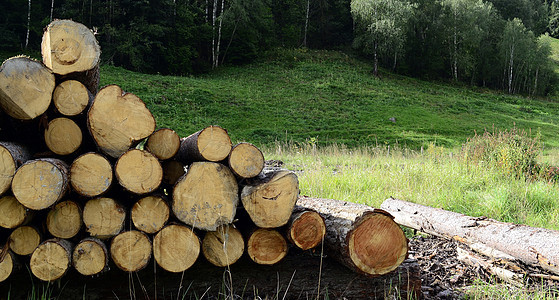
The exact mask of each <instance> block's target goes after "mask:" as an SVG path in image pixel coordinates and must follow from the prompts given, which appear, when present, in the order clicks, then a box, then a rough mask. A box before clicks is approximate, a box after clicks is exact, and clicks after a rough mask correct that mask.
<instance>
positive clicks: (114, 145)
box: [87, 85, 155, 158]
mask: <svg viewBox="0 0 559 300" xmlns="http://www.w3.org/2000/svg"><path fill="white" fill-rule="evenodd" d="M87 126H88V128H89V131H90V132H91V136H92V137H93V139H94V141H95V143H96V144H97V146H99V148H100V150H101V151H103V152H104V153H106V154H108V155H109V156H111V157H114V158H117V157H119V156H121V155H122V154H124V152H126V151H127V150H128V149H129V148H130V147H131V146H132V145H134V144H136V143H137V142H139V141H140V140H142V139H145V138H146V137H148V136H149V135H150V134H152V133H153V131H154V130H155V119H154V117H153V115H152V114H151V112H150V111H149V110H148V108H147V107H146V104H145V103H144V102H143V101H142V100H141V99H140V98H138V97H137V96H136V95H134V94H131V93H124V92H123V91H122V89H121V88H120V87H119V86H117V85H109V86H106V87H104V88H102V89H101V90H100V91H99V93H97V95H96V96H95V100H94V101H93V104H92V105H91V107H90V108H89V112H88V113H87Z"/></svg>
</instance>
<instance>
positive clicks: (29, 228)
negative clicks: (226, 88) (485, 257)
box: [0, 20, 418, 289]
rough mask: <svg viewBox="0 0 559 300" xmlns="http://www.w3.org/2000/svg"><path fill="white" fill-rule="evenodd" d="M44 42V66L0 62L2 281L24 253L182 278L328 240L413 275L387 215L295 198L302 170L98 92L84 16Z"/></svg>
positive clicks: (361, 269)
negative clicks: (201, 266)
mask: <svg viewBox="0 0 559 300" xmlns="http://www.w3.org/2000/svg"><path fill="white" fill-rule="evenodd" d="M41 48H42V57H43V61H42V62H39V61H35V60H33V59H30V58H27V57H23V56H19V57H14V58H10V59H8V60H6V61H4V63H3V64H2V66H1V67H0V108H1V109H0V242H1V243H2V245H1V246H0V247H1V249H2V251H0V282H2V281H4V280H7V279H8V278H9V276H10V274H11V273H12V270H13V269H14V268H15V267H16V266H17V263H18V262H19V263H22V262H23V263H25V264H28V266H29V269H30V270H31V272H32V274H33V275H34V276H35V277H37V278H38V279H40V280H43V281H53V280H57V279H59V278H62V277H63V276H64V275H65V274H66V273H67V272H68V271H69V270H72V272H74V270H75V271H77V272H78V273H79V274H82V275H84V276H91V275H96V274H101V273H103V272H106V271H107V270H108V269H109V268H110V267H114V266H116V268H118V269H121V270H123V271H126V272H135V271H139V270H142V269H143V268H145V267H146V266H147V265H148V264H149V262H150V261H154V262H155V263H156V264H157V265H158V266H159V267H160V268H162V269H163V270H166V271H168V272H171V273H178V272H183V271H186V270H188V269H189V268H191V267H192V266H193V265H194V263H195V262H196V261H197V260H199V259H198V257H199V256H200V257H202V256H203V257H204V259H205V261H207V262H209V263H211V264H212V265H215V266H217V267H230V266H231V265H233V264H235V263H236V262H237V261H238V260H239V259H240V258H241V257H242V256H243V255H246V257H248V258H249V259H250V261H252V263H253V264H255V265H256V264H261V265H273V264H277V263H278V262H281V261H282V260H283V259H284V258H285V257H286V255H287V252H288V249H290V248H296V249H300V250H299V251H301V252H303V251H309V249H313V248H316V247H317V246H319V245H320V244H321V243H322V242H323V241H324V245H325V246H326V248H327V249H329V252H327V253H329V256H331V257H333V258H335V259H336V260H338V261H339V262H341V263H342V264H344V265H346V266H347V267H349V268H350V269H351V270H354V271H355V272H358V273H361V274H365V275H369V276H377V277H378V276H385V277H381V278H384V279H386V278H392V277H394V278H397V277H402V276H401V274H400V273H406V272H400V273H398V272H397V271H396V270H397V269H398V268H402V267H401V265H403V264H402V263H403V261H404V260H405V259H406V257H407V251H408V248H407V239H406V237H405V236H404V234H403V231H402V230H401V229H400V227H399V226H398V225H397V224H396V223H395V222H394V221H393V218H392V217H391V216H390V215H389V214H388V213H386V212H385V211H382V210H378V209H372V208H370V207H367V206H365V205H358V204H350V203H346V202H341V201H334V200H324V199H310V198H306V197H299V182H298V179H297V175H296V174H295V173H294V172H291V171H288V170H285V169H277V168H265V160H264V156H263V154H262V152H261V151H260V150H259V149H258V148H257V147H256V146H254V145H253V144H250V143H246V142H241V143H238V144H236V145H233V143H232V142H231V139H230V137H229V135H228V132H227V131H226V130H225V129H224V128H221V127H219V126H208V127H206V128H203V129H201V130H200V131H198V132H196V133H193V134H191V135H190V136H187V137H184V138H180V136H179V135H178V134H177V133H176V132H175V131H174V130H172V129H170V128H160V129H157V126H156V122H155V118H154V116H153V115H152V113H151V112H150V110H149V109H148V108H147V106H146V104H145V103H144V102H143V101H142V100H141V99H140V98H139V97H138V96H136V95H134V94H132V93H127V92H125V91H123V90H122V89H121V88H120V87H119V86H117V85H108V86H105V87H103V88H101V89H99V61H100V48H99V45H98V42H97V40H96V39H95V36H94V35H93V33H92V32H91V31H90V30H89V29H88V28H86V27H85V26H83V25H82V24H79V23H76V22H73V21H70V20H56V21H53V22H52V23H51V24H49V25H48V27H47V28H46V29H45V32H44V35H43V41H42V45H41ZM156 129H157V130H156ZM317 251H319V250H315V252H317ZM321 255H322V254H321ZM152 257H153V260H152ZM404 265H405V264H404ZM393 271H394V272H393ZM391 274H396V275H391ZM407 274H409V270H408V271H407ZM406 276H407V275H406ZM410 280H411V279H410ZM406 284H408V285H409V283H408V282H406ZM413 288H415V289H418V285H417V284H416V285H415V286H414V287H413Z"/></svg>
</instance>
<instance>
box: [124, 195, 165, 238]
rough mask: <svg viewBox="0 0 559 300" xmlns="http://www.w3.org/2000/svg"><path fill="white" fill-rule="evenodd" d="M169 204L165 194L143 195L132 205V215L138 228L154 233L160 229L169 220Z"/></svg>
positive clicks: (133, 221)
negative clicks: (164, 196)
mask: <svg viewBox="0 0 559 300" xmlns="http://www.w3.org/2000/svg"><path fill="white" fill-rule="evenodd" d="M169 212H170V209H169V205H168V204H167V202H166V201H165V199H164V198H163V196H158V195H153V196H147V197H143V198H142V199H140V200H138V202H136V203H135V204H134V206H132V210H131V211H130V216H131V218H132V223H134V227H136V229H138V230H140V231H143V232H145V233H149V234H153V233H157V232H158V231H160V230H161V229H162V228H163V226H165V224H166V223H167V220H169Z"/></svg>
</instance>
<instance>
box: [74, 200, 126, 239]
mask: <svg viewBox="0 0 559 300" xmlns="http://www.w3.org/2000/svg"><path fill="white" fill-rule="evenodd" d="M125 217H126V210H125V209H124V207H123V206H122V205H120V204H118V203H117V202H116V201H115V200H113V199H111V198H95V199H91V200H89V201H87V202H86V203H85V206H84V208H83V223H84V225H85V228H86V230H87V232H88V233H89V234H90V235H91V236H92V237H96V238H100V239H108V238H111V237H113V236H115V235H117V234H119V233H120V232H121V231H122V230H123V229H124V219H125Z"/></svg>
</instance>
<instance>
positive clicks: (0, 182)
mask: <svg viewBox="0 0 559 300" xmlns="http://www.w3.org/2000/svg"><path fill="white" fill-rule="evenodd" d="M29 159H31V152H30V151H29V149H28V148H27V147H25V146H24V145H21V144H17V143H12V142H2V141H0V195H2V194H4V193H5V192H6V191H8V189H10V187H11V185H12V179H13V177H14V175H15V173H16V170H17V169H18V168H19V167H20V166H21V165H22V164H24V163H25V162H27V161H28V160H29Z"/></svg>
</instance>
